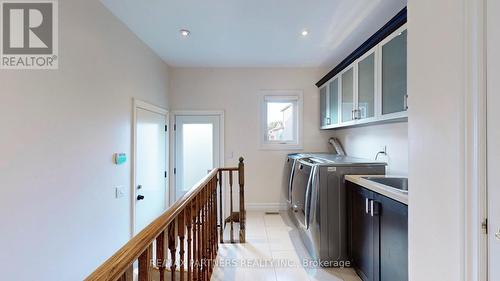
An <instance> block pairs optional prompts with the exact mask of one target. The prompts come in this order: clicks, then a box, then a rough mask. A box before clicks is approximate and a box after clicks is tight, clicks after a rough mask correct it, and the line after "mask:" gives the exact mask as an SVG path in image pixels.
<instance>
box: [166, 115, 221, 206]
mask: <svg viewBox="0 0 500 281" xmlns="http://www.w3.org/2000/svg"><path fill="white" fill-rule="evenodd" d="M178 115H181V116H182V115H191V116H206V115H210V116H218V117H219V118H220V119H219V120H220V124H219V131H220V132H219V162H220V163H219V166H220V167H224V165H225V164H224V163H225V162H224V160H225V157H224V155H225V145H224V136H225V134H224V110H173V111H172V118H171V119H170V123H169V126H170V128H172V130H170V149H171V151H173V153H172V157H170V165H169V167H170V168H169V173H170V175H172V176H171V177H170V178H169V186H170V188H169V189H170V192H169V197H170V202H169V204H172V203H173V201H175V178H176V175H175V174H174V168H175V157H177V155H176V153H175V152H176V150H175V129H174V128H175V120H176V117H177V116H178Z"/></svg>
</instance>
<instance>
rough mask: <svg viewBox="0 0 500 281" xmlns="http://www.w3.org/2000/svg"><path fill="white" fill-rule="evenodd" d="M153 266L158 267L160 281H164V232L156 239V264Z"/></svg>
mask: <svg viewBox="0 0 500 281" xmlns="http://www.w3.org/2000/svg"><path fill="white" fill-rule="evenodd" d="M155 266H157V267H158V271H159V273H160V281H165V266H166V259H165V231H163V232H162V233H161V234H160V235H159V236H158V237H157V238H156V262H155Z"/></svg>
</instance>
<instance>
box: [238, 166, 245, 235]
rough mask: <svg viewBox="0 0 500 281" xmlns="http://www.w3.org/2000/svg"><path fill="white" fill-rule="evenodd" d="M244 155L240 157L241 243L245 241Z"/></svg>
mask: <svg viewBox="0 0 500 281" xmlns="http://www.w3.org/2000/svg"><path fill="white" fill-rule="evenodd" d="M243 161H244V159H243V157H240V159H239V163H238V183H239V185H240V212H239V215H240V243H245V240H246V234H245V219H246V218H245V216H246V211H245V163H243Z"/></svg>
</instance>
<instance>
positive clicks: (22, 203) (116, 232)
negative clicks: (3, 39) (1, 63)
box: [0, 0, 168, 281]
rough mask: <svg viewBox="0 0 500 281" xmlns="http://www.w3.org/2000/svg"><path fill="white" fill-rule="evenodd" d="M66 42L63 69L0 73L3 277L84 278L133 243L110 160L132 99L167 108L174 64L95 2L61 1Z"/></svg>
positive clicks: (122, 178) (122, 148) (125, 181)
mask: <svg viewBox="0 0 500 281" xmlns="http://www.w3.org/2000/svg"><path fill="white" fill-rule="evenodd" d="M59 40H60V43H59V50H60V53H59V55H60V56H59V58H60V62H59V70H54V71H44V70H38V71H14V70H12V71H6V70H0V85H2V90H1V91H0V97H1V102H0V114H1V118H0V128H1V132H0V155H1V156H0V190H1V191H2V194H1V196H0V218H1V219H0V221H1V230H0V249H1V250H0V264H1V265H2V266H0V267H1V268H2V270H1V273H0V274H1V277H0V279H2V280H27V281H32V280H37V281H44V280H47V281H53V280H71V281H72V280H82V279H83V278H84V277H85V276H86V275H87V274H88V273H90V272H91V271H93V270H94V269H95V268H96V267H97V266H98V265H99V264H100V263H102V262H103V261H104V260H105V259H106V258H107V257H108V256H110V255H111V254H112V253H113V252H114V251H115V250H117V249H118V248H119V247H121V246H122V245H123V244H124V243H125V242H126V241H127V240H128V239H129V233H130V232H129V229H130V198H129V195H126V196H125V197H124V198H121V199H114V187H115V186H117V185H121V186H124V187H126V188H127V190H128V188H129V187H130V161H128V163H127V164H125V165H123V166H115V165H113V163H112V154H113V153H114V152H127V153H128V155H129V157H130V151H131V118H132V114H131V112H132V97H138V98H140V99H143V100H146V101H149V102H152V103H154V104H156V105H159V106H162V107H167V106H168V102H167V89H168V78H167V77H168V73H167V66H166V65H165V64H164V63H163V61H161V60H160V59H159V58H158V57H157V56H156V55H154V54H153V53H152V52H151V51H150V50H149V49H148V48H147V47H146V46H145V45H144V44H143V43H142V42H140V41H139V40H138V39H137V38H136V37H135V35H133V34H132V33H131V32H130V31H129V30H128V29H127V28H126V27H125V26H124V25H123V24H122V23H120V22H119V21H118V20H117V19H115V18H114V16H113V15H112V14H111V13H110V12H108V10H106V9H105V8H104V7H103V6H102V4H101V3H99V2H98V1H96V0H91V1H90V0H85V1H59ZM129 159H130V158H129Z"/></svg>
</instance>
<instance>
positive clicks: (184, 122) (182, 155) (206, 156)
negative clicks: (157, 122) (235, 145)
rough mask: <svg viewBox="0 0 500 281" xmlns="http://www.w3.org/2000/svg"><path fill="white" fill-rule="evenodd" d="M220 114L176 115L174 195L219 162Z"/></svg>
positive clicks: (181, 191)
mask: <svg viewBox="0 0 500 281" xmlns="http://www.w3.org/2000/svg"><path fill="white" fill-rule="evenodd" d="M220 123H221V118H220V116H218V115H176V116H175V166H174V167H175V168H174V169H175V198H176V199H178V198H180V197H181V196H182V195H184V194H185V193H186V192H187V191H188V190H189V189H190V188H192V187H193V186H194V185H195V184H196V183H197V182H198V181H199V180H201V179H202V178H203V177H204V176H206V175H207V173H208V172H209V171H210V170H212V169H213V168H215V167H218V166H219V165H220V141H221V140H220V129H221V128H220Z"/></svg>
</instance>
